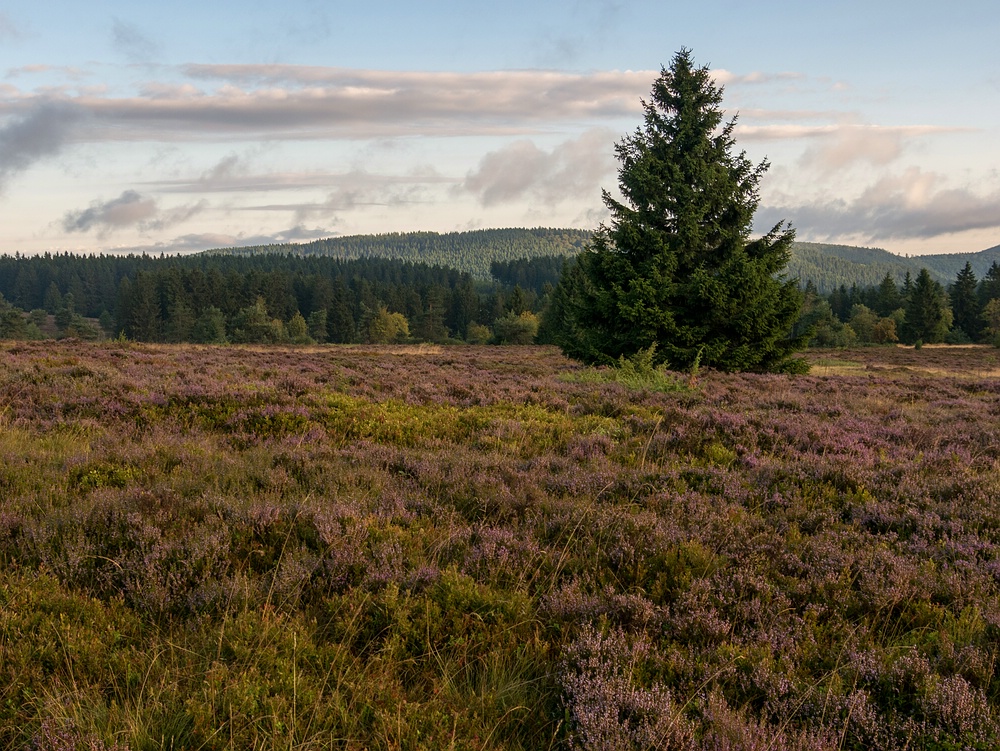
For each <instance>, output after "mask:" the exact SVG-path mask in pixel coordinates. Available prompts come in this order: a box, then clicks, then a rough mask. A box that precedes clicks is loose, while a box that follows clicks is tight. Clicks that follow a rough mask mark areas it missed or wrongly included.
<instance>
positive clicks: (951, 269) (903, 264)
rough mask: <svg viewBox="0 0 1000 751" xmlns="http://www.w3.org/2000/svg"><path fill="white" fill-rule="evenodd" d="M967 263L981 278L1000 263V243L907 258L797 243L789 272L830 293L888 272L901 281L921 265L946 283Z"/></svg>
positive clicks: (862, 284)
mask: <svg viewBox="0 0 1000 751" xmlns="http://www.w3.org/2000/svg"><path fill="white" fill-rule="evenodd" d="M967 262H968V263H970V264H972V270H973V271H974V272H975V274H976V277H977V278H979V279H982V278H983V276H984V275H985V274H986V271H987V269H989V267H990V265H991V264H992V263H994V262H1000V245H997V246H995V247H993V248H988V249H986V250H981V251H979V252H978V253H938V254H935V255H926V256H913V257H909V258H906V257H903V256H897V255H895V254H894V253H890V252H888V251H886V250H882V249H880V248H858V247H854V246H850V245H827V244H823V243H806V242H797V243H795V245H794V246H793V248H792V259H791V262H790V263H789V264H788V274H789V276H793V277H794V276H797V277H799V278H800V279H802V280H803V281H805V280H807V279H811V280H812V281H813V283H814V284H815V285H816V287H817V288H818V289H819V291H820V292H829V291H831V290H832V289H834V288H835V287H839V286H840V285H841V284H843V285H845V286H847V287H850V286H851V285H852V284H857V285H858V286H859V287H866V286H870V285H876V284H878V283H879V282H880V281H882V279H883V278H884V277H885V275H886V274H892V275H893V276H894V277H895V278H896V279H897V281H898V280H902V279H903V277H904V276H905V275H906V272H907V271H909V272H910V274H911V275H913V276H916V275H917V274H918V273H919V272H920V269H922V268H926V269H927V270H928V271H929V272H930V273H931V276H932V277H933V278H934V279H935V280H936V281H938V282H941V283H942V284H945V285H947V284H948V283H950V282H952V281H954V279H955V276H956V275H957V274H958V272H959V271H960V270H961V269H962V268H963V267H964V266H965V264H966V263H967Z"/></svg>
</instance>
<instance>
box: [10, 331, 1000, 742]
mask: <svg viewBox="0 0 1000 751" xmlns="http://www.w3.org/2000/svg"><path fill="white" fill-rule="evenodd" d="M995 352H996V351H995V350H992V349H988V348H933V347H924V348H922V349H921V350H919V351H915V350H912V349H902V348H898V349H895V348H871V349H863V350H857V351H840V352H837V353H836V355H835V359H831V357H830V353H829V352H824V353H822V354H819V353H811V354H809V355H808V357H810V359H811V360H813V371H812V373H813V374H812V375H809V376H776V375H749V374H741V375H736V374H721V373H714V372H703V373H700V374H699V375H698V377H697V379H696V380H695V382H693V383H692V379H691V378H689V377H688V376H687V375H678V376H677V379H676V383H677V384H679V386H678V390H663V389H657V388H653V387H649V388H646V387H643V385H642V383H641V382H637V383H621V382H617V381H615V380H614V379H613V378H609V377H605V375H604V374H600V373H598V374H594V373H592V372H589V371H585V370H584V369H582V368H581V367H580V366H579V365H576V364H574V363H571V362H569V361H567V360H565V359H564V358H562V357H561V356H560V355H559V354H558V353H557V352H556V351H555V350H554V349H549V348H533V347H509V348H503V347H471V346H468V347H398V348H392V347H383V348H380V347H349V346H331V347H311V348H287V347H286V348H282V347H274V348H265V347H257V348H252V347H196V346H167V345H162V346H154V345H148V346H146V345H135V344H118V343H101V344H94V343H82V342H73V341H63V342H58V343H52V342H46V343H18V344H11V343H7V344H0V428H2V429H0V747H2V748H12V749H22V748H35V749H73V748H80V749H82V748H88V749H101V748H106V749H112V748H122V749H125V748H129V749H140V748H153V747H156V748H160V747H174V748H182V747H184V748H188V747H191V748H204V749H221V748H234V749H235V748H240V749H242V748H257V747H268V748H271V747H278V746H283V747H302V748H307V747H308V748H312V747H317V748H319V747H322V748H343V749H361V748H384V749H390V748H414V749H416V748H448V747H455V748H460V747H463V748H470V749H492V748H504V749H534V748H549V747H552V748H559V747H561V748H568V749H602V750H603V749H640V748H674V749H685V750H688V749H689V750H690V751H695V750H697V749H712V750H715V751H723V750H725V749H733V751H735V750H736V749H760V750H761V751H763V749H771V750H772V751H780V750H782V749H798V750H801V751H807V750H808V751H819V750H821V749H824V750H825V749H885V750H891V749H899V750H900V751H901V750H902V749H914V748H933V749H960V748H963V749H964V748H970V749H990V748H996V747H997V746H998V745H1000V714H998V713H1000V684H998V683H997V682H996V680H995V666H996V664H997V659H998V657H1000V506H998V505H997V503H996V500H995V499H997V498H1000V365H998V363H997V360H998V356H997V355H996V354H995ZM672 382H674V381H672Z"/></svg>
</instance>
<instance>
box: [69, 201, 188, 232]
mask: <svg viewBox="0 0 1000 751" xmlns="http://www.w3.org/2000/svg"><path fill="white" fill-rule="evenodd" d="M207 205H208V202H207V201H204V200H202V201H199V202H197V203H195V204H190V205H187V206H179V207H176V208H172V209H167V210H165V211H164V210H161V209H160V208H159V206H158V205H157V203H156V201H155V199H153V198H150V197H148V196H143V195H142V194H141V193H138V192H137V191H135V190H126V191H124V192H123V193H122V194H121V195H120V196H118V198H113V199H111V200H110V201H93V202H92V203H91V204H90V206H89V207H88V208H86V209H83V210H81V211H70V212H67V213H66V215H65V216H64V217H63V222H62V226H63V229H64V230H65V231H66V232H89V231H90V230H92V229H96V230H97V231H98V234H100V235H101V236H105V235H107V234H108V233H110V232H111V231H113V230H116V229H121V228H124V227H137V228H138V229H139V230H141V231H144V232H145V231H162V230H164V229H166V228H168V227H171V226H173V225H175V224H180V223H182V222H185V221H187V220H188V219H190V218H191V217H193V216H194V215H195V214H198V213H199V212H201V211H202V210H203V209H204V208H205V207H206V206H207Z"/></svg>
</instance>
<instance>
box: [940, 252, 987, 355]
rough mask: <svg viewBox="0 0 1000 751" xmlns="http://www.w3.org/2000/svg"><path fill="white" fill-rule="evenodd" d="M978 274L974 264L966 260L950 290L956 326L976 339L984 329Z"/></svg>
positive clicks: (968, 336) (972, 338)
mask: <svg viewBox="0 0 1000 751" xmlns="http://www.w3.org/2000/svg"><path fill="white" fill-rule="evenodd" d="M976 289H977V280H976V274H975V272H974V271H973V270H972V265H971V264H970V263H968V262H966V264H965V267H964V268H963V269H962V270H961V271H959V272H958V276H957V277H956V278H955V283H954V284H953V285H951V287H950V289H949V290H948V298H949V299H950V300H951V312H952V314H953V315H954V317H955V322H954V326H955V328H956V329H959V330H960V331H962V332H963V333H964V334H965V336H966V337H967V338H968V339H969V340H971V341H975V340H976V339H978V338H979V334H980V332H981V331H982V329H983V310H982V306H981V305H980V304H979V297H978V295H977V294H976Z"/></svg>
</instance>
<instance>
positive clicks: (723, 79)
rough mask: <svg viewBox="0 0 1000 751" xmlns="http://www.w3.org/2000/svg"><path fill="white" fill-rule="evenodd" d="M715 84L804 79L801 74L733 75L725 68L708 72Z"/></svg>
mask: <svg viewBox="0 0 1000 751" xmlns="http://www.w3.org/2000/svg"><path fill="white" fill-rule="evenodd" d="M710 73H711V76H712V78H713V79H714V80H715V83H716V84H718V85H719V86H734V85H739V84H751V85H752V84H767V83H775V82H781V81H800V80H802V79H804V78H805V76H804V75H803V74H802V73H792V72H785V73H761V72H760V71H754V72H751V73H733V72H732V71H729V70H726V69H725V68H715V69H713V70H711V71H710Z"/></svg>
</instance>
